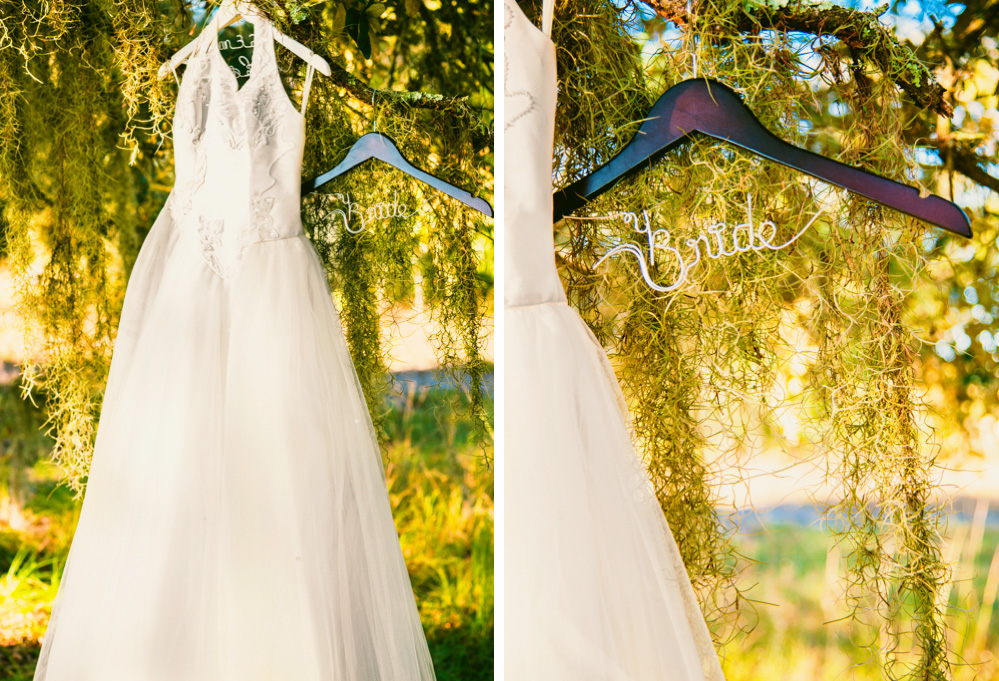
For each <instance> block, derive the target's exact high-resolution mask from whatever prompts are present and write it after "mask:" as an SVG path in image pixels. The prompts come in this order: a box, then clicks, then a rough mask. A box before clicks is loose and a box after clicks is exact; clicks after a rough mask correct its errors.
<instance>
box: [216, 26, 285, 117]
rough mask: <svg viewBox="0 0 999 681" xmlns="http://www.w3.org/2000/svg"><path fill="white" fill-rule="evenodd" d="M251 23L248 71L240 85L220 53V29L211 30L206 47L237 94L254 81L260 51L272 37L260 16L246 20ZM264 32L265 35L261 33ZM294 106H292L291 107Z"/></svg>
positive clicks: (258, 67)
mask: <svg viewBox="0 0 999 681" xmlns="http://www.w3.org/2000/svg"><path fill="white" fill-rule="evenodd" d="M248 23H250V24H252V25H253V52H252V53H251V54H250V71H249V73H248V74H247V78H246V80H245V81H244V82H243V84H242V85H240V84H239V79H238V78H236V74H235V73H233V71H232V67H231V66H230V65H229V63H228V62H227V61H226V60H225V57H224V56H223V55H222V47H221V45H219V33H220V32H221V31H211V32H210V33H211V34H212V35H211V37H210V38H209V46H208V49H210V50H211V51H212V53H213V54H212V55H211V57H212V59H214V60H216V61H217V62H218V65H219V66H220V67H221V68H222V69H223V70H224V71H225V72H226V75H225V76H223V77H224V78H227V79H228V80H229V84H230V85H231V86H232V88H233V90H234V91H235V92H236V94H237V95H238V94H239V93H241V92H243V91H244V90H246V89H247V87H249V85H250V84H251V83H252V82H254V80H256V78H257V74H258V73H259V72H260V70H261V66H262V65H261V64H260V59H259V55H260V51H261V50H264V49H267V47H268V45H267V43H268V42H269V41H270V40H271V39H272V38H273V36H272V35H271V32H270V23H269V22H268V21H267V20H266V19H263V18H261V17H254V20H253V21H251V22H248ZM261 34H265V35H263V36H262V35H261ZM293 108H294V107H293Z"/></svg>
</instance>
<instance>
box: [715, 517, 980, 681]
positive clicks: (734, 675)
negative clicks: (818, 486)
mask: <svg viewBox="0 0 999 681" xmlns="http://www.w3.org/2000/svg"><path fill="white" fill-rule="evenodd" d="M949 535H950V536H949V537H948V538H947V542H948V545H947V550H948V553H947V554H946V555H948V556H949V557H950V559H951V561H952V564H953V567H954V570H955V581H954V584H953V587H952V589H951V591H950V594H949V599H948V603H949V605H950V610H949V616H948V623H949V625H950V627H951V634H950V647H951V651H952V653H953V654H952V658H951V659H952V661H953V662H954V664H955V667H954V680H955V681H971V680H972V679H976V680H977V681H999V655H997V652H996V651H999V616H996V615H991V614H990V613H991V610H990V609H989V608H988V607H985V606H983V601H989V600H990V599H991V601H992V602H994V601H995V598H996V594H995V586H994V582H995V580H996V578H997V576H995V574H994V573H995V571H996V570H997V569H999V568H996V567H994V566H996V565H999V558H997V556H999V529H994V528H989V529H986V528H984V527H979V528H977V532H976V528H975V527H974V526H971V525H967V524H966V525H955V526H954V527H952V529H951V530H950V532H949ZM737 543H738V544H739V547H738V548H739V549H740V551H741V552H742V553H743V554H744V555H745V556H747V557H748V558H750V559H751V560H752V561H755V562H753V563H751V564H750V566H749V567H748V568H747V569H746V571H745V572H744V573H743V574H742V576H741V582H742V586H743V587H744V588H748V589H749V591H748V593H747V596H748V597H749V598H750V599H753V601H754V602H753V603H751V604H748V605H747V607H745V608H744V610H743V621H742V624H743V626H744V627H746V629H747V630H748V633H744V634H738V635H736V636H735V638H734V639H733V641H732V642H731V643H729V644H728V645H726V646H725V647H724V649H723V651H722V655H723V657H724V660H723V668H724V670H725V675H726V679H727V681H749V680H751V679H752V680H754V681H756V680H758V679H781V680H782V681H846V680H858V681H868V680H870V681H875V680H877V681H881V680H882V679H884V678H885V677H884V676H883V675H882V673H881V671H880V669H879V666H878V663H877V660H876V658H875V657H873V656H872V653H871V651H870V650H869V649H867V647H866V645H865V644H866V643H868V641H869V636H870V630H869V629H868V628H866V627H863V626H860V625H858V624H856V623H854V622H851V621H850V620H849V619H845V616H846V614H847V613H846V610H845V608H844V604H843V603H844V601H843V592H842V589H843V585H842V582H841V579H840V578H841V575H842V560H843V559H842V556H841V555H840V553H839V551H838V550H837V549H836V548H835V544H834V541H833V537H832V535H831V534H830V533H828V532H826V531H823V530H822V529H818V528H815V527H799V526H770V527H768V528H767V529H766V531H761V532H759V533H758V534H753V535H742V536H740V537H739V538H738V539H737ZM990 572H993V574H994V576H993V577H992V578H991V580H990V577H989V574H990Z"/></svg>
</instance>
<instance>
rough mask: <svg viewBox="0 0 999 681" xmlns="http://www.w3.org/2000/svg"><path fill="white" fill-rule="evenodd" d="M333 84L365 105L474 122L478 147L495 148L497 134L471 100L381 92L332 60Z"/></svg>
mask: <svg viewBox="0 0 999 681" xmlns="http://www.w3.org/2000/svg"><path fill="white" fill-rule="evenodd" d="M330 74H331V75H330V80H332V81H333V84H334V85H338V86H340V87H342V88H343V89H345V90H346V91H347V92H349V93H350V94H352V95H353V96H354V97H356V98H357V99H359V100H361V101H362V102H366V103H368V104H371V103H372V102H375V103H377V104H381V105H382V106H385V105H387V106H388V107H390V108H399V109H405V108H417V109H430V110H432V111H441V112H446V113H450V114H452V115H454V116H455V117H456V118H458V119H459V120H461V119H463V122H462V125H468V123H469V122H470V121H471V122H472V127H473V136H474V138H475V146H476V147H477V148H481V147H482V146H484V145H487V144H492V140H493V133H492V131H491V130H488V129H486V127H485V126H484V125H482V123H481V118H480V117H479V115H478V111H477V109H476V107H474V106H472V105H471V104H469V103H468V97H446V96H444V95H435V94H432V93H429V92H399V91H397V90H377V89H375V88H373V87H371V86H370V85H368V84H367V83H365V82H364V81H363V80H361V79H360V78H358V77H357V76H355V75H354V74H352V73H351V72H350V71H348V70H347V69H345V68H344V67H343V66H341V65H340V64H338V63H336V62H334V61H332V60H330Z"/></svg>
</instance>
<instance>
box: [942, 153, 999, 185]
mask: <svg viewBox="0 0 999 681" xmlns="http://www.w3.org/2000/svg"><path fill="white" fill-rule="evenodd" d="M937 148H938V149H939V150H940V154H941V156H944V157H945V158H946V157H947V156H948V155H949V158H950V164H951V167H952V168H953V169H954V170H955V171H957V172H959V173H961V174H962V175H964V176H965V177H967V178H968V179H969V180H971V181H972V182H975V183H977V184H980V185H981V186H983V187H988V188H989V189H991V190H992V191H994V192H995V193H997V194H999V178H996V177H994V176H992V175H990V174H989V173H987V172H986V171H985V169H984V168H982V166H981V165H979V164H980V163H981V162H982V160H983V159H982V158H981V157H979V156H978V154H976V153H975V152H974V151H972V150H970V149H966V148H964V147H960V146H957V145H955V144H948V143H941V144H940V145H938V146H937Z"/></svg>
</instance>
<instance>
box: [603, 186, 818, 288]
mask: <svg viewBox="0 0 999 681" xmlns="http://www.w3.org/2000/svg"><path fill="white" fill-rule="evenodd" d="M746 209H747V211H746V212H747V216H748V219H747V220H746V222H743V223H740V224H738V225H735V226H733V227H731V228H730V227H728V226H727V225H726V224H725V223H724V222H716V223H715V224H713V225H711V226H710V227H708V228H707V233H701V234H699V235H698V236H697V237H696V238H693V239H685V240H684V245H686V247H687V249H685V250H687V253H686V255H685V254H684V253H682V252H681V251H680V248H677V247H676V246H671V245H670V239H671V236H670V233H669V230H668V229H656V230H653V229H652V225H651V222H650V221H649V213H648V211H645V210H643V211H642V218H643V221H644V225H643V224H641V223H640V222H639V218H638V215H636V214H635V213H631V212H622V213H617V214H616V215H617V216H619V217H621V218H623V219H624V221H625V222H626V223H628V224H631V225H632V226H633V227H634V229H635V231H636V232H638V233H639V234H644V235H645V237H646V242H647V244H646V245H645V246H644V247H642V246H638V245H636V244H633V243H624V244H620V245H618V246H615V247H614V248H612V249H610V250H609V251H607V253H605V254H604V256H603V257H602V258H600V260H598V261H597V262H596V264H595V265H594V268H596V267H599V266H600V264H601V263H602V262H603V261H604V260H607V259H608V258H612V257H614V256H616V255H619V254H621V253H631V254H632V255H634V256H635V258H637V259H638V266H639V268H640V269H641V270H642V278H643V279H644V280H645V283H646V284H648V285H649V287H650V288H652V289H654V290H656V291H662V292H669V291H675V290H676V289H678V288H680V287H681V286H682V285H683V284H684V282H686V281H687V275H688V274H690V271H691V270H692V269H693V268H694V267H695V266H696V265H697V263H699V262H700V261H701V257H702V255H701V249H702V248H703V249H704V253H705V254H706V255H707V257H709V258H711V259H713V260H717V259H719V258H722V257H730V256H733V255H737V254H739V253H746V252H748V251H751V250H752V251H762V250H764V249H767V250H771V251H779V250H781V249H782V248H786V247H788V246H790V245H791V244H793V243H794V242H795V241H797V240H798V238H799V237H800V236H801V235H802V234H804V233H805V231H806V230H807V229H808V228H809V227H811V226H812V224H813V223H814V222H815V220H816V219H818V217H819V215H820V213H816V214H815V216H814V217H812V219H811V220H809V221H808V223H807V224H806V225H805V226H804V227H802V228H801V229H800V230H798V232H797V233H796V234H794V236H792V237H791V238H790V239H788V240H787V241H785V242H784V243H781V244H775V243H774V239H775V238H776V236H777V225H776V224H775V223H774V222H773V221H772V220H764V221H763V222H761V223H759V224H758V225H757V224H756V223H755V222H754V221H753V200H752V197H751V196H749V195H746ZM657 251H665V252H667V253H669V254H670V256H671V257H672V258H673V259H674V260H676V264H677V268H678V272H677V276H676V279H675V280H674V281H673V282H672V283H670V284H668V285H665V286H663V285H661V284H658V283H656V282H655V281H653V279H652V276H651V275H650V274H649V268H650V267H651V266H655V264H656V252H657Z"/></svg>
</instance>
